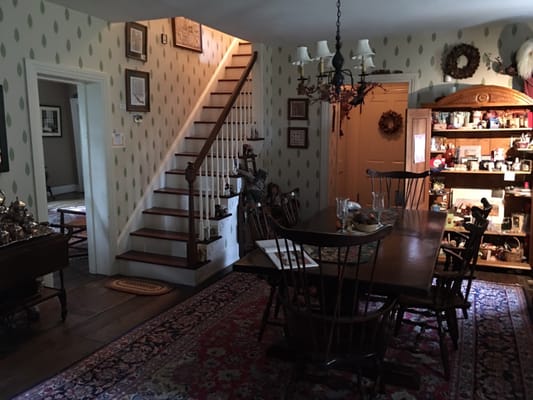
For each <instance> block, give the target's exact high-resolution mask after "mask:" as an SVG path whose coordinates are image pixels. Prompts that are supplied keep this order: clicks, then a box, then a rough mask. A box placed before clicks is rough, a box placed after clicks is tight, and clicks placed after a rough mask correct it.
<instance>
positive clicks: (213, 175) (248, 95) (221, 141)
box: [185, 52, 257, 265]
mask: <svg viewBox="0 0 533 400" xmlns="http://www.w3.org/2000/svg"><path fill="white" fill-rule="evenodd" d="M256 60H257V52H253V54H252V56H251V58H250V60H249V62H248V64H247V65H246V68H245V70H244V72H243V73H242V75H241V77H240V79H239V81H238V83H237V84H236V86H235V88H234V89H233V92H232V93H231V96H230V98H229V100H228V101H227V103H226V105H225V106H224V109H223V110H222V112H221V114H220V116H219V118H218V119H217V121H216V122H215V125H214V127H213V129H212V130H211V133H210V134H209V137H208V138H207V139H206V141H205V143H204V145H203V147H202V149H201V150H200V153H199V154H198V157H197V158H196V160H195V161H194V162H189V163H188V165H187V168H186V170H185V178H186V179H187V182H188V186H189V188H188V189H189V201H188V203H189V215H188V219H189V226H188V231H189V239H188V241H187V262H188V264H189V265H195V264H197V263H198V249H197V236H198V238H199V239H200V240H204V239H207V238H209V236H210V223H209V218H210V217H214V216H216V215H215V213H216V205H217V204H220V196H221V194H222V195H224V194H225V193H226V194H227V193H228V192H229V190H228V189H229V184H230V177H231V176H232V175H235V174H236V170H237V168H238V165H239V149H242V145H243V143H244V142H245V140H246V135H250V133H251V132H250V127H251V122H252V119H253V118H252V107H251V104H252V91H251V87H250V86H251V80H250V79H249V77H250V74H251V72H252V68H253V66H254V64H255V62H256ZM198 177H199V178H200V182H199V186H198V190H197V195H198V213H196V211H195V203H194V198H195V187H194V186H195V181H196V179H197V178H198ZM221 177H222V178H223V182H224V186H222V185H221V182H220V180H221V179H220V178H221ZM219 212H220V210H219ZM197 217H198V219H199V228H200V229H199V232H198V235H197V234H196V224H195V220H196V219H197Z"/></svg>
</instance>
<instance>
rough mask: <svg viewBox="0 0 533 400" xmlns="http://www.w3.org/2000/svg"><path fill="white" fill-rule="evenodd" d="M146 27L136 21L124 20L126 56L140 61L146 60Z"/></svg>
mask: <svg viewBox="0 0 533 400" xmlns="http://www.w3.org/2000/svg"><path fill="white" fill-rule="evenodd" d="M147 34H148V27H146V26H144V25H141V24H139V23H137V22H126V57H128V58H133V59H135V60H139V61H142V62H146V61H147V60H148V53H147V51H146V48H147Z"/></svg>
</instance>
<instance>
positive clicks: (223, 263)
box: [117, 43, 257, 286]
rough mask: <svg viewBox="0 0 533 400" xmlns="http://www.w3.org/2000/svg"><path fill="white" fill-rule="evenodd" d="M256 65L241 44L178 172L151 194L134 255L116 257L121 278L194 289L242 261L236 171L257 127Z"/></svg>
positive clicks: (185, 147) (186, 143)
mask: <svg viewBox="0 0 533 400" xmlns="http://www.w3.org/2000/svg"><path fill="white" fill-rule="evenodd" d="M256 58H257V55H256V54H253V53H252V49H251V44H250V43H240V44H239V48H238V50H237V52H236V53H235V54H233V55H232V59H231V65H228V66H226V67H225V73H224V77H223V78H221V79H219V80H218V82H217V87H216V89H215V90H214V91H213V92H211V93H210V95H209V101H208V104H205V105H204V106H203V107H202V111H201V118H200V119H199V120H197V121H195V122H194V124H193V125H194V126H193V127H192V129H191V132H192V133H190V134H189V135H187V136H185V138H184V139H183V140H182V142H181V143H180V144H179V149H178V151H176V152H175V154H174V168H171V169H169V170H167V171H165V173H164V177H163V181H164V185H163V186H162V187H160V188H158V189H156V190H154V191H153V193H152V195H151V200H152V201H151V203H152V207H150V208H147V209H145V210H143V211H142V222H143V227H141V228H139V229H136V230H135V231H133V232H131V233H130V250H128V251H126V252H124V253H122V254H119V255H118V256H117V260H120V261H119V268H120V271H121V272H120V273H122V274H125V275H132V276H143V277H148V278H153V279H161V280H166V281H169V282H173V283H179V284H184V285H190V286H196V285H198V284H200V283H201V282H203V281H204V280H205V279H207V278H208V277H209V276H211V275H213V274H214V273H216V272H217V271H219V270H221V269H223V268H225V267H227V266H228V265H231V264H232V263H233V262H234V261H235V260H236V259H238V255H239V251H238V246H239V245H238V243H237V206H238V199H239V197H238V196H239V192H240V191H241V186H242V183H241V179H242V178H240V177H239V176H238V174H237V173H236V169H237V167H238V164H239V159H240V155H239V151H241V150H242V145H243V143H245V142H246V139H247V137H248V136H249V135H250V132H251V126H252V125H251V124H252V123H253V116H252V109H251V98H252V93H251V76H250V75H249V74H250V71H251V67H252V66H253V64H254V63H255V60H256ZM243 74H245V75H246V76H245V79H244V78H243ZM239 85H240V86H241V88H240V89H239V88H238V86H239ZM243 85H244V86H243ZM236 87H237V89H236ZM237 91H238V97H237V98H236V99H235V93H236V92H237ZM232 97H233V99H232ZM232 101H233V104H229V102H232ZM228 107H230V108H231V110H230V111H229V113H228ZM225 112H226V113H228V116H227V117H226V118H225V119H223V120H222V118H223V117H224V113H225ZM209 142H212V145H210V144H209ZM196 165H198V168H197V170H193V168H194V166H196ZM191 171H193V172H191ZM191 175H192V177H191ZM191 180H192V183H191ZM230 188H231V190H229V189H230ZM191 199H192V204H191Z"/></svg>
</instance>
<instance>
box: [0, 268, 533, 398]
mask: <svg viewBox="0 0 533 400" xmlns="http://www.w3.org/2000/svg"><path fill="white" fill-rule="evenodd" d="M477 277H478V278H479V279H485V280H491V281H498V282H505V283H521V284H526V282H527V280H529V279H531V277H530V276H529V275H527V274H514V273H511V272H508V271H498V272H494V270H492V271H491V270H488V271H480V272H478V273H477ZM65 278H66V286H67V289H68V310H69V312H68V316H67V319H66V321H65V322H64V323H63V322H61V318H60V308H59V303H58V301H57V300H55V299H52V300H49V301H48V302H45V303H43V304H42V305H40V307H39V313H40V318H39V319H38V320H37V321H35V322H32V323H30V324H28V323H27V322H26V321H25V320H22V319H21V321H20V324H19V325H18V326H17V327H16V329H15V330H14V331H12V332H11V334H8V333H7V332H6V330H5V329H2V330H1V331H0V399H10V398H12V397H13V396H14V395H16V394H18V393H20V392H22V391H24V390H26V389H29V388H30V387H32V386H33V385H35V384H37V383H39V382H41V381H43V380H45V379H47V378H49V377H51V376H53V375H55V374H57V373H58V372H60V371H62V370H63V369H65V368H67V367H68V366H69V365H71V364H72V363H74V362H76V361H77V360H80V359H82V358H83V357H85V356H87V355H89V354H91V353H93V352H94V351H95V350H97V349H99V348H100V347H102V346H104V345H105V344H107V343H109V342H111V341H112V340H114V339H116V338H118V337H120V336H121V335H123V334H124V333H126V332H128V331H129V330H131V329H132V328H133V327H135V326H137V325H139V324H140V323H142V322H144V321H146V320H148V319H149V318H151V317H153V316H155V315H157V314H159V313H161V312H162V311H164V310H166V309H168V308H169V307H171V306H173V305H175V304H177V303H179V302H180V301H183V300H184V299H185V298H187V297H188V296H190V295H191V294H193V293H194V292H195V289H192V288H188V287H176V288H175V289H174V290H172V291H171V292H170V293H168V294H165V295H162V296H136V295H131V294H127V293H122V292H117V291H114V290H110V289H107V288H105V287H104V283H105V281H106V280H107V279H109V278H107V277H103V276H97V275H91V274H89V273H88V268H87V261H86V259H84V258H82V259H77V260H76V259H74V260H73V261H72V264H71V266H70V267H69V268H67V269H66V270H65ZM204 286H205V285H204ZM199 289H201V288H199ZM199 289H196V291H197V290H199Z"/></svg>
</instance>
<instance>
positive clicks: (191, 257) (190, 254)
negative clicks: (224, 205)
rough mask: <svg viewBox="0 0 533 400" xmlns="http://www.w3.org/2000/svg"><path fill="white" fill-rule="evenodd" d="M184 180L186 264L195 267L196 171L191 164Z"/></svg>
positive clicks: (186, 170)
mask: <svg viewBox="0 0 533 400" xmlns="http://www.w3.org/2000/svg"><path fill="white" fill-rule="evenodd" d="M185 179H187V182H188V183H189V240H188V241H187V263H188V264H189V265H195V264H196V263H197V262H198V249H197V248H196V232H195V213H194V181H195V180H196V171H195V170H194V167H193V163H192V162H189V163H188V165H187V168H186V169H185Z"/></svg>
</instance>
